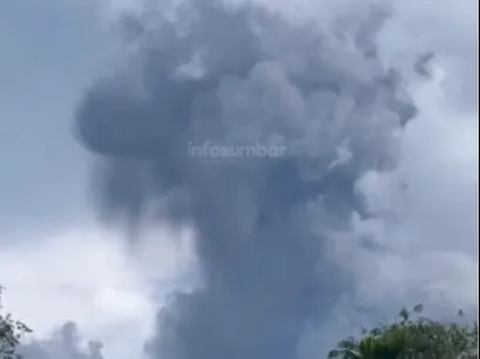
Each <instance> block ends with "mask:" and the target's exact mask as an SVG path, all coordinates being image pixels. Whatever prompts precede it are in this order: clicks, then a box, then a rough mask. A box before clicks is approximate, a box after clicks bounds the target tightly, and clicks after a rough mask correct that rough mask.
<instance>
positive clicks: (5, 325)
mask: <svg viewBox="0 0 480 359" xmlns="http://www.w3.org/2000/svg"><path fill="white" fill-rule="evenodd" d="M3 292H4V289H3V287H2V286H0V359H20V358H21V355H20V354H18V353H17V349H18V346H19V344H20V340H21V338H22V337H23V336H24V335H25V334H27V333H31V329H30V328H28V327H27V326H26V325H25V324H24V323H23V322H21V321H18V320H15V319H13V317H12V315H11V314H10V313H6V314H4V313H3V311H2V309H3V308H2V296H3Z"/></svg>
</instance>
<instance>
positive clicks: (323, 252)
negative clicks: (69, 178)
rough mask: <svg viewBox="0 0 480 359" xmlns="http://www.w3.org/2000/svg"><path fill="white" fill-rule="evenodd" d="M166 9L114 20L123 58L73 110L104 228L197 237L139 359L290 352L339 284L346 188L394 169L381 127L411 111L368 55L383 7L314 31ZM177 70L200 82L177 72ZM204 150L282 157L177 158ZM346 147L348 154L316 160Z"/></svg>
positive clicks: (195, 8)
mask: <svg viewBox="0 0 480 359" xmlns="http://www.w3.org/2000/svg"><path fill="white" fill-rule="evenodd" d="M178 14H179V15H178V17H177V18H176V19H175V20H174V21H168V20H166V19H163V21H161V19H160V16H159V15H158V16H159V17H158V18H156V20H157V21H158V23H159V24H161V25H159V26H158V28H154V29H150V28H147V27H146V26H145V23H144V20H142V19H141V18H136V17H134V16H132V17H129V18H128V19H126V20H125V22H124V23H125V24H128V29H127V30H126V31H127V32H129V34H130V35H131V36H132V37H133V38H134V41H135V45H136V49H137V52H136V53H135V55H134V56H133V57H132V58H131V62H130V63H129V64H128V66H127V67H126V68H125V69H123V70H122V71H121V72H120V73H119V74H117V75H115V76H112V77H111V78H106V79H102V80H101V81H98V82H97V83H96V84H95V85H94V86H92V87H91V89H90V90H89V91H88V93H86V95H85V97H84V98H83V101H82V103H81V104H80V106H79V109H78V113H77V125H78V134H77V135H78V138H79V139H80V140H81V141H82V142H83V144H84V145H85V146H86V147H87V148H88V149H89V150H91V151H93V152H95V153H97V154H100V155H102V157H103V158H101V159H99V166H98V167H97V168H96V172H95V175H96V179H97V182H96V186H95V188H94V191H95V193H96V194H97V199H98V205H99V208H100V210H101V213H102V215H104V218H105V219H108V220H120V221H122V222H126V223H127V224H128V226H129V227H128V228H129V230H130V234H131V235H132V234H133V235H136V234H138V233H139V232H138V230H140V229H141V228H140V223H141V222H142V221H145V220H147V221H155V220H156V219H165V218H167V219H168V220H170V221H172V222H173V223H177V224H180V225H192V226H194V227H195V228H196V231H197V238H196V250H197V256H198V263H199V267H200V270H201V273H202V277H203V278H202V279H203V282H202V285H201V286H200V287H199V288H198V289H197V290H196V291H193V292H190V293H179V294H178V295H176V296H175V297H174V299H173V300H172V302H171V303H170V304H169V305H167V306H166V307H165V308H163V309H162V310H161V312H160V313H159V317H158V333H157V334H156V335H155V336H154V337H153V338H152V340H151V341H149V343H147V345H146V351H147V353H148V355H149V357H150V358H152V359H158V358H162V359H193V358H195V359H212V358H219V359H223V358H231V359H236V358H238V359H240V358H242V359H243V358H249V359H265V358H276V359H283V358H285V359H287V358H288V359H291V358H296V357H300V356H301V355H304V354H299V352H298V350H299V347H300V344H301V342H302V340H303V338H304V336H305V335H306V334H307V332H308V330H309V329H311V327H312V325H313V326H316V325H317V324H318V325H319V324H321V323H324V322H325V321H326V320H328V319H329V314H330V312H331V310H332V308H334V306H335V304H336V303H337V302H338V300H339V299H341V298H342V296H344V295H345V294H346V295H347V296H348V295H349V294H351V292H352V291H353V290H354V288H353V285H352V280H353V278H351V277H350V276H349V275H346V274H345V272H344V271H342V270H340V268H339V267H338V264H337V263H336V262H335V260H334V259H332V258H330V257H329V255H331V252H330V251H329V250H327V249H326V248H325V246H326V244H325V243H326V238H327V237H329V236H330V233H331V232H332V231H338V230H347V229H349V226H350V218H351V214H352V212H353V211H357V212H359V213H361V214H363V215H366V214H367V211H366V209H365V208H363V203H362V201H361V200H359V199H358V198H356V196H355V194H354V187H355V183H356V182H357V180H358V179H359V178H360V177H361V176H362V175H363V174H364V173H366V172H367V171H369V170H388V169H392V168H393V167H394V166H395V163H396V158H397V151H398V146H399V143H398V141H397V137H396V132H397V131H398V130H399V129H401V128H402V126H404V125H405V123H408V121H409V120H410V119H411V118H412V117H413V116H414V114H415V113H416V110H415V107H414V106H413V104H412V103H411V101H409V100H408V98H406V97H405V96H404V93H405V92H406V90H405V88H403V87H402V86H403V81H402V78H401V74H399V73H398V72H395V71H390V69H386V68H384V66H383V65H382V64H381V63H380V61H379V59H378V58H377V51H376V48H375V36H376V34H377V31H378V29H379V28H381V26H382V22H383V21H384V20H385V19H386V18H387V17H388V11H386V10H385V9H382V8H378V7H372V8H371V11H368V12H367V15H366V16H365V17H363V16H362V17H359V18H352V19H349V23H348V24H349V26H348V27H346V28H345V27H342V26H341V25H342V24H340V25H338V26H337V29H336V30H335V28H333V29H332V30H331V32H327V33H325V32H320V30H319V29H318V27H317V26H315V24H301V25H293V24H292V23H290V22H289V21H287V20H286V19H283V18H281V17H279V16H275V15H273V14H271V13H269V12H268V11H266V10H265V9H263V8H260V7H250V6H241V7H239V8H235V9H233V8H228V9H227V7H226V6H225V5H222V4H220V3H217V2H216V1H202V2H200V1H197V2H192V3H188V4H184V5H183V6H181V7H180V8H179V11H178ZM132 29H133V30H134V31H133V30H132ZM340 30H341V31H340ZM349 41H350V43H349ZM194 58H196V63H195V61H192V59H194ZM417 63H418V62H417ZM186 64H189V66H190V68H192V66H193V67H194V68H195V71H194V72H196V73H197V74H201V75H200V76H192V75H188V74H185V73H181V71H179V69H181V68H182V66H183V68H184V65H186ZM412 65H414V63H413V64H412ZM205 141H210V142H212V143H222V144H227V145H242V144H246V145H248V144H253V143H265V144H275V145H282V146H285V147H286V148H287V154H286V156H285V157H282V158H278V159H264V160H262V159H252V158H233V159H218V158H192V157H189V156H188V144H189V143H192V142H193V143H204V142H205ZM345 144H347V147H348V152H349V154H350V160H349V161H346V162H342V163H340V164H339V165H335V166H331V164H332V163H335V164H337V163H338V151H339V148H342V146H343V147H344V146H345ZM165 200H166V201H167V203H168V206H167V208H165V207H162V206H160V203H161V202H162V201H165ZM152 213H153V214H152ZM131 238H132V239H134V240H135V239H137V238H136V237H135V236H132V237H131ZM365 250H366V249H365Z"/></svg>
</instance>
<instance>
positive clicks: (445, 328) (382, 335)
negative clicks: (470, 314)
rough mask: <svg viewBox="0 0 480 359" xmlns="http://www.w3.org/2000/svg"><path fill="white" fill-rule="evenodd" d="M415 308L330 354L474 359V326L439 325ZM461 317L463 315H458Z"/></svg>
mask: <svg viewBox="0 0 480 359" xmlns="http://www.w3.org/2000/svg"><path fill="white" fill-rule="evenodd" d="M422 310H423V307H422V305H420V304H419V305H417V306H415V307H414V308H413V310H412V311H411V312H410V311H408V310H407V309H406V308H403V309H402V310H401V311H400V313H399V316H398V319H397V320H396V321H394V322H393V323H390V324H381V325H379V326H378V327H376V328H373V329H372V330H370V331H366V330H364V331H363V333H362V337H361V338H360V339H359V340H357V339H355V338H348V339H346V340H343V341H341V342H340V343H338V345H337V347H336V348H335V349H334V350H332V351H330V353H329V355H328V357H329V358H332V359H333V358H337V359H473V358H477V357H478V325H477V322H474V323H473V324H464V325H460V324H457V323H440V322H437V321H434V320H431V319H428V318H424V317H420V316H418V317H417V318H415V319H412V317H413V316H415V315H418V314H419V313H421V312H422ZM459 316H463V312H462V311H460V312H459Z"/></svg>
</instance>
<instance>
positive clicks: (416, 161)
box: [0, 0, 478, 359]
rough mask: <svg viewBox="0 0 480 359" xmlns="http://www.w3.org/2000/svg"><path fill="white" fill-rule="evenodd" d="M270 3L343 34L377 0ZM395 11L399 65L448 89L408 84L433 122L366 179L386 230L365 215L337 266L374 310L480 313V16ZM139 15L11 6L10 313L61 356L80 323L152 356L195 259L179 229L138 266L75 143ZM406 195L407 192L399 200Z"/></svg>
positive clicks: (423, 6) (108, 344) (61, 1)
mask: <svg viewBox="0 0 480 359" xmlns="http://www.w3.org/2000/svg"><path fill="white" fill-rule="evenodd" d="M352 1H353V2H352ZM369 1H370V0H369ZM264 2H266V4H267V6H270V7H274V8H276V9H280V10H281V11H285V12H286V13H288V14H290V15H289V16H294V17H295V18H296V19H297V20H298V19H301V18H302V17H303V16H305V15H312V14H318V17H321V18H322V20H324V23H328V21H330V20H331V19H333V18H335V17H336V16H338V15H339V14H342V15H346V16H349V15H351V13H354V12H356V11H359V10H358V8H361V7H362V6H363V5H364V4H365V3H366V2H367V0H365V1H363V2H362V1H356V0H342V1H338V2H336V3H335V5H327V4H328V2H314V3H312V2H309V1H307V0H302V1H300V2H299V5H298V6H297V7H295V9H292V8H291V7H290V6H291V5H289V4H290V3H289V2H286V1H283V2H282V1H274V0H268V1H267V0H265V1H264ZM392 3H393V4H394V8H395V12H394V13H395V16H393V18H392V19H390V20H389V21H388V22H387V24H386V25H385V28H384V29H383V30H382V31H381V33H380V36H379V39H378V42H379V49H380V52H381V56H382V59H383V61H384V63H388V64H393V65H392V66H394V67H397V68H399V69H402V70H404V69H403V68H402V66H404V65H403V63H402V59H408V58H409V56H412V55H413V54H414V53H416V52H417V51H418V50H419V49H420V50H423V49H425V50H434V51H435V52H436V53H437V55H438V56H437V57H436V59H435V61H434V64H433V65H432V66H433V67H432V71H433V74H434V76H433V79H432V80H430V81H428V82H427V83H420V82H419V81H418V80H417V79H414V78H413V75H412V76H411V77H409V76H410V75H411V74H408V73H407V72H406V70H405V72H403V74H404V75H405V78H406V81H409V86H408V91H409V94H410V95H411V96H413V98H414V99H415V101H416V102H417V105H418V107H419V109H420V113H419V115H418V120H417V121H413V122H412V124H411V125H409V126H407V128H406V129H405V130H404V131H403V132H402V133H401V134H400V135H399V136H401V141H400V162H399V165H398V166H397V168H395V169H394V170H392V171H388V172H375V171H372V172H370V173H366V174H365V175H364V176H362V177H361V178H359V179H358V181H357V185H356V188H357V191H358V192H359V193H361V194H362V195H363V196H364V198H365V199H366V203H367V205H368V206H369V208H370V210H371V211H373V212H375V213H379V215H378V217H377V218H376V219H375V220H371V221H362V220H360V219H358V218H356V217H355V216H353V217H352V224H351V230H350V231H349V232H348V233H337V234H336V235H335V240H332V241H331V242H330V245H329V250H330V251H331V252H330V255H331V256H333V257H334V258H336V259H337V260H338V262H339V263H342V265H343V269H344V271H345V272H348V273H350V274H351V275H352V277H353V278H354V280H355V284H354V292H355V304H356V305H358V306H359V307H372V306H373V307H375V306H377V307H381V308H385V310H387V311H388V310H391V309H392V308H393V310H396V307H395V306H397V305H398V306H400V305H402V304H403V303H404V302H411V301H413V302H415V301H416V299H417V298H422V299H424V300H425V301H427V303H431V304H432V306H433V307H435V308H437V307H438V308H445V307H448V308H453V307H454V306H455V305H457V304H460V305H462V306H466V307H468V306H470V305H473V303H474V302H475V300H476V298H475V296H476V293H475V292H476V287H475V286H476V281H477V280H478V272H477V265H478V257H477V254H476V249H477V247H478V236H477V219H476V210H477V200H476V196H477V193H478V192H477V187H478V175H477V171H478V154H477V148H478V119H477V115H478V104H477V102H476V97H477V92H478V90H477V85H478V84H477V81H476V77H477V75H478V70H477V68H476V64H477V62H478V55H477V52H478V45H477V44H476V41H477V40H478V32H477V22H478V19H477V15H476V14H477V10H476V8H478V4H475V2H474V1H473V0H464V1H454V0H443V1H428V0H425V1H403V2H402V1H400V2H392ZM130 8H135V5H133V6H132V4H131V3H129V2H128V1H123V2H121V1H107V0H102V1H100V0H99V1H92V0H89V1H84V2H81V1H77V0H69V1H66V0H38V1H31V0H3V1H2V2H0V283H2V284H4V285H5V286H6V287H7V292H6V298H5V304H6V307H7V308H8V309H11V310H12V311H13V312H14V313H15V314H17V316H20V317H21V318H22V319H25V320H26V321H27V322H28V323H30V324H31V326H32V327H33V328H34V329H35V339H36V340H39V341H40V342H41V343H42V345H44V346H45V347H47V349H46V350H48V351H50V352H49V355H50V357H49V358H48V359H60V357H61V355H65V354H61V352H59V351H58V350H60V349H58V348H56V347H55V345H57V346H58V345H59V344H58V343H56V342H55V340H53V339H51V338H52V332H53V331H55V330H56V328H58V327H59V326H61V325H62V324H63V323H64V322H65V321H67V320H73V321H75V322H76V323H77V324H78V326H79V328H80V331H81V336H82V338H85V339H95V340H96V339H99V340H102V341H103V343H104V345H105V349H104V355H105V359H132V358H142V355H143V354H142V346H143V344H144V342H145V341H146V340H147V339H148V337H149V336H150V335H152V333H153V326H154V316H155V313H156V311H157V310H158V308H159V307H161V306H162V304H163V302H164V296H163V295H160V299H159V296H158V292H159V291H160V293H164V287H165V286H167V287H170V286H171V283H172V282H173V283H177V282H176V280H178V278H180V277H181V275H183V274H185V273H186V271H187V270H188V269H189V268H191V267H192V263H194V260H195V255H194V253H193V252H192V248H191V241H190V239H191V237H192V236H193V234H192V233H191V232H190V231H189V229H185V230H182V231H180V232H178V231H175V230H172V229H171V228H169V227H168V226H167V225H165V226H163V227H161V228H160V229H155V230H153V229H152V230H151V232H148V233H147V234H146V235H145V237H146V238H145V240H144V241H143V242H142V245H141V248H140V250H139V253H138V254H137V255H136V256H135V257H134V258H131V257H129V256H127V254H126V250H125V248H124V246H123V237H122V234H121V233H120V232H119V231H116V230H113V229H105V228H103V227H101V226H100V225H99V224H98V222H96V221H95V219H96V218H95V215H94V211H93V210H92V208H91V205H90V204H91V203H90V199H91V198H90V197H89V181H90V173H89V169H91V166H90V164H91V161H92V158H91V157H90V155H89V154H88V153H87V151H85V149H84V148H82V147H81V146H80V145H79V144H78V142H77V141H75V139H74V137H73V132H72V126H73V116H74V110H75V108H76V106H77V104H78V101H79V99H80V98H81V96H82V93H83V91H84V89H85V88H86V87H87V86H89V85H90V84H91V83H92V82H93V81H94V79H95V78H97V77H98V76H99V75H101V74H104V73H106V72H108V71H109V70H110V69H111V68H112V67H113V66H115V65H116V64H117V63H118V62H119V61H122V59H118V54H121V53H122V52H121V50H119V47H118V46H117V44H118V42H117V38H116V36H115V32H114V30H113V27H112V25H113V23H114V21H115V19H118V16H119V13H120V11H125V9H130ZM128 11H130V10H128ZM315 16H316V15H315ZM351 65H352V64H348V63H346V65H345V66H351ZM354 65H355V66H356V65H358V64H354ZM358 66H360V65H358ZM401 182H402V183H403V182H406V183H408V185H409V188H410V190H409V192H408V194H407V195H406V194H403V193H399V192H398V191H397V190H396V188H397V187H396V185H397V184H398V183H401ZM392 216H393V217H395V218H396V219H395V220H392ZM363 234H368V235H370V236H373V237H375V238H377V237H378V238H388V243H383V242H382V240H381V239H379V242H380V243H381V244H383V245H385V246H387V247H388V248H389V250H388V251H387V253H373V252H369V251H367V250H365V249H362V248H360V247H359V243H358V241H359V240H358V238H359V237H361V236H362V235H363ZM172 238H173V239H175V241H171V240H170V239H172ZM178 239H181V240H180V241H179V240H178ZM159 283H160V284H159ZM419 293H420V294H419ZM32 298H34V299H33V300H32ZM385 303H388V304H385ZM354 307H355V306H352V303H341V302H339V303H338V308H337V309H336V311H335V312H332V321H331V322H330V323H328V325H327V324H326V325H325V327H326V328H327V327H328V328H330V329H329V330H328V331H329V333H330V334H332V333H334V334H335V335H337V334H338V333H342V332H343V330H345V328H350V327H351V325H352V323H349V319H348V318H347V317H348V316H349V314H348V315H347V313H350V311H355V309H354ZM331 328H334V329H333V330H332V329H331ZM319 330H321V329H319ZM312 335H313V334H312ZM332 335H333V334H332ZM327 337H328V336H327ZM82 345H83V344H82ZM61 358H62V359H65V357H63V356H62V357H61ZM27 359H40V357H35V356H33V357H32V358H27ZM68 359H70V358H68ZM72 359H73V357H72ZM301 359H304V358H303V357H302V358H301Z"/></svg>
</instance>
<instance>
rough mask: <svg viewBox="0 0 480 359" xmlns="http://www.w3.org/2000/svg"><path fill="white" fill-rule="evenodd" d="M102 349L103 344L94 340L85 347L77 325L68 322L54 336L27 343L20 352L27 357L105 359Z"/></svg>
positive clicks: (36, 358) (38, 358) (35, 358)
mask: <svg viewBox="0 0 480 359" xmlns="http://www.w3.org/2000/svg"><path fill="white" fill-rule="evenodd" d="M101 349H102V344H101V343H99V342H94V341H91V342H88V344H87V349H84V348H83V347H82V343H81V342H80V337H79V333H78V328H77V325H76V324H75V323H74V322H67V323H65V324H64V325H63V326H62V327H61V328H60V329H59V330H58V332H57V333H55V335H54V336H53V338H51V339H48V340H42V341H36V342H33V343H31V344H26V345H24V346H23V347H22V348H20V351H19V352H20V354H21V355H23V357H24V358H25V359H103V355H102V353H101Z"/></svg>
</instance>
